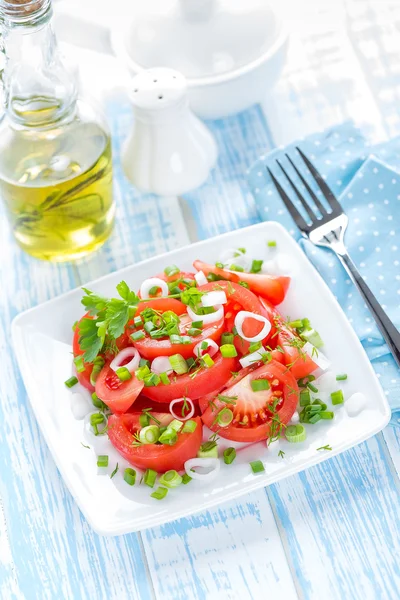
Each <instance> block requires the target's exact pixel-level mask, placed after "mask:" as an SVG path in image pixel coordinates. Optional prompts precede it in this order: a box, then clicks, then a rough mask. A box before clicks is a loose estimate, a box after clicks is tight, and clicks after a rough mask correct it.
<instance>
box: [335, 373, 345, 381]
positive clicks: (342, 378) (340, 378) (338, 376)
mask: <svg viewBox="0 0 400 600" xmlns="http://www.w3.org/2000/svg"><path fill="white" fill-rule="evenodd" d="M346 379H347V374H346V373H340V374H339V375H336V381H346Z"/></svg>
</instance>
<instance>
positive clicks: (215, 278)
mask: <svg viewBox="0 0 400 600" xmlns="http://www.w3.org/2000/svg"><path fill="white" fill-rule="evenodd" d="M207 279H208V281H220V279H222V277H220V276H219V275H216V274H215V273H209V274H208V275H207Z"/></svg>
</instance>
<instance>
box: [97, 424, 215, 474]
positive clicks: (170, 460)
mask: <svg viewBox="0 0 400 600" xmlns="http://www.w3.org/2000/svg"><path fill="white" fill-rule="evenodd" d="M153 414H154V416H155V417H156V418H158V419H159V420H160V421H162V423H163V424H164V425H167V424H168V422H170V421H172V416H171V415H162V414H160V413H153ZM139 416H140V413H126V414H124V415H120V416H118V415H111V416H110V417H109V419H108V436H109V438H110V442H111V443H112V445H113V446H114V448H116V449H117V450H118V452H119V453H120V454H121V456H123V457H124V458H125V459H126V460H127V461H128V462H129V463H130V464H131V465H133V466H134V467H137V468H138V469H143V470H145V469H154V471H157V473H164V472H165V471H169V470H170V469H175V470H176V471H181V470H182V469H183V468H184V464H185V462H186V461H187V460H189V459H190V458H194V457H195V456H197V452H198V451H199V448H200V444H201V442H202V436H203V432H202V429H203V427H202V422H201V419H200V418H199V417H195V418H194V419H193V420H194V421H195V422H196V423H197V427H196V429H195V430H194V431H193V433H178V440H177V442H176V444H174V445H173V446H167V445H164V444H144V445H141V446H134V445H133V441H134V438H133V434H134V433H137V432H138V431H139V430H140V429H141V427H140V423H139Z"/></svg>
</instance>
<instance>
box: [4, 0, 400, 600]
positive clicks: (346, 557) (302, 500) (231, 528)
mask: <svg viewBox="0 0 400 600" xmlns="http://www.w3.org/2000/svg"><path fill="white" fill-rule="evenodd" d="M281 4H283V8H284V9H285V12H286V14H288V15H289V16H290V17H289V26H290V27H291V29H292V39H291V46H290V50H289V56H288V62H287V66H286V68H285V71H284V73H283V76H282V79H281V81H280V83H279V84H278V86H277V88H276V89H275V90H274V91H271V92H270V93H269V94H268V96H267V98H266V101H265V103H264V104H263V107H262V108H260V107H255V108H254V109H251V110H250V111H249V112H247V113H245V114H243V115H241V116H238V117H232V119H230V120H227V121H224V122H219V123H216V124H214V131H215V132H216V135H217V138H218V141H219V143H220V147H221V149H222V154H221V158H220V161H219V165H218V168H217V170H216V172H215V173H214V174H213V176H212V177H211V179H210V180H209V182H207V184H206V186H205V188H204V189H203V190H201V191H199V192H196V193H195V194H194V195H193V196H191V199H192V200H193V199H194V198H197V199H198V204H197V205H196V207H195V208H194V209H193V207H192V210H191V211H189V210H188V207H187V205H186V204H185V202H184V201H178V200H177V199H175V198H161V199H156V198H153V197H149V196H147V197H143V196H141V195H140V194H138V193H137V192H136V191H135V190H133V189H132V187H131V186H130V185H129V184H128V183H127V182H126V181H125V180H124V179H123V177H122V175H121V172H120V165H119V160H118V157H119V147H118V146H119V145H118V144H116V147H115V172H116V177H117V179H118V181H119V185H118V187H117V189H116V194H117V202H118V211H119V212H118V217H119V218H118V226H117V230H116V233H115V235H114V237H113V238H112V240H111V241H110V243H108V244H107V245H106V246H105V247H104V248H103V249H102V250H101V251H100V252H99V253H98V254H97V255H95V256H93V257H90V258H88V259H86V260H84V261H81V262H80V263H77V264H73V265H51V264H46V263H41V262H37V261H35V260H33V259H31V258H29V257H28V256H26V255H24V254H23V253H22V252H20V251H19V249H18V248H17V247H16V246H15V244H14V242H13V240H12V238H11V234H10V231H9V229H8V225H7V223H6V220H5V217H4V215H3V214H0V228H1V229H0V291H1V292H0V345H1V371H2V373H1V377H0V498H1V504H0V598H1V599H2V600H3V599H4V600H9V599H13V598H18V599H19V598H23V599H27V600H36V599H38V600H39V599H40V600H44V599H50V600H64V599H68V600H70V599H71V600H80V599H86V598H87V599H90V600H100V599H103V598H104V599H107V600H111V599H118V600H125V599H128V598H129V600H153V599H157V600H161V599H162V600H178V599H179V600H180V599H182V600H191V599H196V600H197V599H200V600H206V599H207V600H208V599H214V598H221V599H227V600H228V599H229V600H233V599H235V600H236V599H237V600H252V599H256V600H258V599H261V598H266V597H274V596H275V597H283V598H285V599H286V600H294V599H312V600H336V599H337V600H357V599H362V600H378V599H379V600H381V599H382V600H386V599H390V600H392V599H393V600H398V599H399V597H400V567H399V565H400V528H399V522H400V519H399V515H400V478H399V474H400V415H399V419H398V420H397V421H396V420H394V422H393V424H392V425H391V426H389V427H388V428H386V430H385V431H383V432H382V433H381V434H379V435H377V436H375V437H374V438H372V439H370V440H369V441H368V442H366V443H364V444H362V445H360V446H358V447H357V448H354V449H352V450H350V451H348V452H346V453H345V454H343V455H341V456H340V457H337V458H334V459H331V460H330V461H328V462H326V463H324V464H323V465H321V466H317V467H313V468H312V469H309V470H308V471H306V472H304V473H301V474H299V475H295V476H293V477H291V478H288V479H286V480H284V481H282V482H280V483H279V484H276V485H273V486H270V487H269V488H266V489H264V490H261V491H259V492H256V493H253V494H251V495H247V496H243V497H242V498H240V499H239V500H237V501H234V502H230V503H227V504H223V505H221V506H219V507H217V508H215V509H213V510H210V511H207V512H204V513H201V514H197V515H195V516H193V517H191V518H187V519H182V520H179V521H174V522H172V523H169V524H167V525H163V526H161V527H156V528H153V529H149V530H147V531H144V532H142V533H139V534H131V535H126V536H123V537H119V538H104V537H99V536H97V535H96V534H95V533H93V531H91V529H90V527H89V526H88V524H87V523H86V521H85V520H84V518H83V517H82V515H81V514H80V511H79V509H78V508H77V506H76V504H75V502H74V500H73V499H72V497H71V495H70V494H69V492H68V490H67V489H66V487H65V485H64V483H63V481H62V480H61V478H60V476H59V474H58V472H57V469H56V467H55V465H54V462H53V460H52V458H51V455H50V453H49V450H48V448H47V446H46V444H45V442H44V440H43V438H42V436H41V434H40V431H39V429H38V426H37V423H36V421H35V418H34V416H33V414H32V411H31V409H30V407H29V401H28V399H27V397H26V393H25V390H24V387H23V385H22V382H21V377H20V374H19V372H18V368H17V366H16V364H15V360H14V356H13V352H12V349H11V347H10V322H11V320H12V318H13V317H14V316H15V315H16V314H17V313H18V312H20V311H22V310H24V309H26V308H29V307H30V306H34V305H36V304H38V303H40V302H43V301H45V300H47V299H48V298H51V297H53V296H55V295H57V294H60V293H63V292H65V291H67V290H69V289H71V288H73V287H75V286H79V285H81V284H82V283H84V282H86V281H88V280H90V279H93V278H95V277H97V276H99V275H102V274H104V273H107V272H109V271H111V270H115V269H118V268H121V267H123V266H125V265H128V264H130V263H132V262H134V261H138V260H140V259H143V258H146V257H148V256H151V255H154V254H156V253H160V252H162V251H165V250H168V249H171V248H174V247H177V246H179V245H182V244H185V243H188V242H189V241H191V240H193V239H194V238H195V237H196V235H197V233H196V232H197V227H196V224H198V222H199V219H202V220H203V226H204V227H205V229H203V232H204V231H205V235H207V236H212V235H215V234H216V233H218V232H221V231H225V230H227V229H233V228H238V227H241V226H244V225H247V224H249V223H253V222H256V221H257V219H258V215H257V213H256V210H255V208H254V203H253V201H252V198H251V196H250V194H249V191H248V189H247V187H246V184H245V180H244V173H245V170H246V168H247V167H248V166H249V165H250V164H251V162H252V161H253V160H254V159H255V158H256V157H257V156H258V155H259V154H261V153H263V152H265V151H267V150H268V149H269V148H271V147H273V146H274V145H279V144H281V143H286V142H288V141H291V140H292V139H294V138H296V137H298V136H301V135H305V134H308V133H310V132H311V131H313V130H316V129H318V128H322V127H325V126H327V125H331V124H333V123H337V122H341V121H343V120H345V119H346V118H348V117H352V118H354V119H355V120H356V121H357V122H358V123H359V124H360V125H361V126H362V127H363V129H364V130H365V131H366V132H368V133H369V134H370V135H371V136H372V137H373V138H374V139H376V140H378V139H380V140H384V139H385V138H389V137H392V136H394V135H397V134H399V133H400V101H399V100H400V99H399V94H400V92H399V89H400V87H399V85H398V84H399V75H398V73H399V64H400V36H399V35H398V29H397V28H398V27H400V11H399V7H398V6H396V4H395V3H389V2H385V3H379V4H378V3H373V2H369V1H367V0H363V1H361V0H358V1H357V0H349V1H348V2H344V1H343V2H340V1H338V2H335V3H326V5H328V4H329V6H322V7H321V4H323V3H321V2H318V3H317V2H314V1H312V0H307V1H306V2H303V3H301V6H298V5H297V4H298V3H293V2H292V1H291V0H283V1H282V2H281ZM71 52H73V49H71ZM79 57H80V62H81V66H82V74H83V78H84V79H85V80H86V81H88V80H89V77H90V75H92V78H93V72H95V73H96V72H97V74H98V75H100V74H101V75H102V76H103V75H104V73H105V72H106V69H107V68H108V69H109V73H110V77H111V73H113V74H115V71H116V70H117V69H116V66H115V65H114V63H113V62H112V61H111V59H110V60H108V59H106V58H105V57H102V59H101V60H99V59H98V58H97V59H96V57H95V56H94V55H91V54H90V53H88V55H87V60H86V62H85V61H84V60H83V54H82V52H79ZM96 60H97V62H96ZM92 81H93V79H92ZM95 86H96V82H94V81H93V88H95ZM92 91H93V89H92ZM127 119H128V117H127ZM112 125H113V128H114V133H118V131H117V129H118V128H120V129H121V130H124V128H125V122H124V119H121V118H118V119H115V120H113V123H112ZM232 156H233V157H234V159H235V172H234V173H232V166H231V165H232V160H231V159H232ZM233 175H234V177H233ZM205 191H206V192H207V193H206V194H205V193H204V192H205ZM204 224H206V225H204ZM66 451H67V449H66Z"/></svg>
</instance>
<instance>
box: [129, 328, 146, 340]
mask: <svg viewBox="0 0 400 600" xmlns="http://www.w3.org/2000/svg"><path fill="white" fill-rule="evenodd" d="M130 337H131V340H132V341H133V342H138V341H139V340H142V339H143V338H144V337H146V335H145V333H144V331H142V330H140V331H134V332H133V333H131V335H130Z"/></svg>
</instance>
